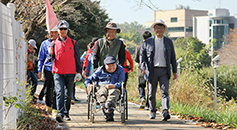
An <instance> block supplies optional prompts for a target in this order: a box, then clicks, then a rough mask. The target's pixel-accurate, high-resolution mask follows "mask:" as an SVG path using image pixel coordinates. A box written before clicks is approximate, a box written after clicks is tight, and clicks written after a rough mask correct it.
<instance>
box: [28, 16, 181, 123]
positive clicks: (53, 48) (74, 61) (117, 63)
mask: <svg viewBox="0 0 237 130" xmlns="http://www.w3.org/2000/svg"><path fill="white" fill-rule="evenodd" d="M68 29H69V24H68V23H67V21H65V20H61V21H59V23H58V24H57V26H56V27H55V28H54V29H52V30H50V32H49V39H48V40H45V41H44V42H43V43H42V44H41V47H40V52H39V56H38V77H39V78H41V77H42V72H43V73H44V74H43V77H44V85H45V86H46V106H47V109H46V111H48V112H50V111H51V110H52V109H53V111H52V113H56V114H54V116H53V117H55V119H56V120H57V121H58V122H63V120H71V118H70V116H69V110H70V106H71V99H72V95H73V93H74V94H75V82H76V81H79V80H80V79H81V78H82V76H83V77H84V78H85V83H84V84H85V87H86V89H87V94H88V95H89V94H91V90H92V87H93V85H92V82H93V81H96V82H97V84H96V88H97V90H96V93H95V94H96V98H97V100H98V103H99V105H100V106H101V107H102V110H103V113H104V117H105V119H106V121H114V118H113V116H114V110H113V108H114V107H116V102H117V100H118V98H119V95H120V87H121V86H122V82H124V85H125V87H126V82H127V79H128V74H129V73H131V72H132V71H133V60H132V58H131V54H130V53H129V51H127V50H126V49H125V47H126V40H124V39H117V38H116V34H117V33H120V31H121V30H120V28H118V27H117V25H116V23H108V24H107V25H106V27H105V28H104V29H103V32H105V37H103V38H97V37H94V38H93V39H92V42H91V43H89V44H88V46H87V48H88V50H87V51H86V52H85V53H84V54H83V55H82V56H81V57H80V53H79V48H78V46H77V43H76V41H75V40H73V39H71V38H69V37H68V36H67V32H68ZM151 30H153V31H154V32H155V36H153V37H152V35H151V33H150V32H149V31H145V32H144V33H143V35H142V36H143V44H142V45H141V46H139V47H137V48H136V52H135V61H136V62H137V64H138V67H137V68H138V69H137V76H138V90H139V95H140V108H149V110H150V119H155V118H156V111H157V109H156V92H157V85H158V82H159V84H160V91H161V95H162V113H163V117H164V118H163V120H168V119H170V115H169V94H168V89H169V79H170V77H171V69H172V72H173V75H174V78H173V79H176V78H177V75H176V73H177V65H176V57H175V51H174V46H173V43H172V41H171V40H170V39H169V38H167V37H164V36H163V34H164V32H165V31H167V26H166V24H165V23H164V22H163V21H162V20H157V21H156V22H154V23H153V24H152V26H151ZM28 43H29V49H28V57H29V58H28V66H29V67H28V66H27V75H28V81H30V80H31V81H32V86H33V87H32V89H31V90H32V91H31V95H32V96H33V95H34V93H35V90H36V86H37V79H36V76H34V73H32V71H33V69H32V68H33V65H32V67H30V66H31V63H30V61H33V57H32V55H33V54H34V48H35V49H37V47H36V42H35V41H34V40H29V42H28ZM127 60H128V62H129V65H127ZM28 68H29V69H28ZM35 79H36V80H35ZM146 84H148V94H147V98H146V96H145V95H146V94H145V87H146ZM73 88H74V92H73ZM74 97H75V96H74ZM39 100H42V98H41V97H40V98H39ZM51 108H52V109H51Z"/></svg>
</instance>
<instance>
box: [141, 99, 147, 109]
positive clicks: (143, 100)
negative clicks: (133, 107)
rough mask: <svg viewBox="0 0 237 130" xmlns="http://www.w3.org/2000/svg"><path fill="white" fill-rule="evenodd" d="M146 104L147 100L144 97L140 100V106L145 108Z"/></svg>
mask: <svg viewBox="0 0 237 130" xmlns="http://www.w3.org/2000/svg"><path fill="white" fill-rule="evenodd" d="M145 106H146V100H145V99H144V98H143V99H142V100H141V102H140V108H142V109H143V108H145Z"/></svg>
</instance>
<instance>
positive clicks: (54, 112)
mask: <svg viewBox="0 0 237 130" xmlns="http://www.w3.org/2000/svg"><path fill="white" fill-rule="evenodd" d="M56 117H57V110H56V109H53V110H52V119H56Z"/></svg>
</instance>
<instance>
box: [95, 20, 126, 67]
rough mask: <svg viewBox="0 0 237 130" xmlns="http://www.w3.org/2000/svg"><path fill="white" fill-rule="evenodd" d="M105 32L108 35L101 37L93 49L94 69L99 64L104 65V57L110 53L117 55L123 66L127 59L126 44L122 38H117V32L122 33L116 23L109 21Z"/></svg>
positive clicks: (119, 62)
mask: <svg viewBox="0 0 237 130" xmlns="http://www.w3.org/2000/svg"><path fill="white" fill-rule="evenodd" d="M103 32H105V33H106V37H104V38H100V39H99V40H98V41H97V44H96V46H95V49H94V51H93V65H94V71H96V69H97V68H98V67H99V66H102V65H104V58H105V57H106V56H108V55H112V56H114V57H116V59H117V61H118V64H119V65H121V66H123V64H124V61H125V46H124V45H123V42H122V41H121V40H119V39H117V38H115V37H116V34H117V33H120V29H119V28H118V27H117V25H116V23H108V24H107V25H106V27H105V28H104V29H103Z"/></svg>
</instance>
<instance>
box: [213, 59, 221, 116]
mask: <svg viewBox="0 0 237 130" xmlns="http://www.w3.org/2000/svg"><path fill="white" fill-rule="evenodd" d="M219 58H220V56H219V55H217V56H216V57H215V58H213V59H212V62H214V64H213V68H214V87H215V88H214V89H215V90H214V91H215V97H214V98H215V99H214V103H215V112H216V95H217V94H216V93H217V92H216V88H217V79H216V68H217V67H218V65H217V61H218V60H219Z"/></svg>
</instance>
